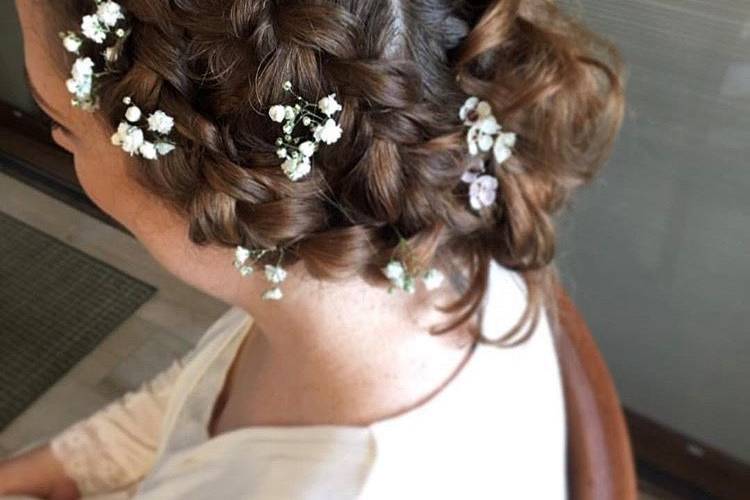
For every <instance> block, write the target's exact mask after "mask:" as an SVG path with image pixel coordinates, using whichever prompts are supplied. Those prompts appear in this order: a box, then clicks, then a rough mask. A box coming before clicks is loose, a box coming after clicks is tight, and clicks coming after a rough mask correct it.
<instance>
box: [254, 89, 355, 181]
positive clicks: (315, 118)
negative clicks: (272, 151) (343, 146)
mask: <svg viewBox="0 0 750 500" xmlns="http://www.w3.org/2000/svg"><path fill="white" fill-rule="evenodd" d="M283 88H284V90H285V91H287V92H291V93H292V94H294V92H293V91H292V83H291V82H289V81H286V82H284V85H283ZM295 96H296V97H297V103H296V104H295V105H293V106H284V105H282V104H276V105H274V106H271V108H270V109H269V111H268V116H269V117H270V118H271V120H273V121H275V122H277V123H283V126H282V131H283V133H284V135H283V136H281V137H279V138H278V139H276V146H277V149H276V155H277V156H278V157H279V158H282V159H283V160H284V162H283V163H282V164H281V169H282V170H283V171H284V173H285V174H286V175H287V177H289V179H291V180H293V181H296V180H299V179H301V178H302V177H304V176H305V175H307V174H308V173H309V172H310V167H311V165H310V161H311V158H312V155H313V154H315V152H316V151H317V150H318V147H319V145H320V143H321V142H322V143H324V144H334V143H335V142H337V141H338V140H339V139H340V138H341V133H342V130H341V127H340V126H339V124H338V123H336V120H334V119H333V115H334V114H336V113H337V112H339V111H341V109H342V108H341V104H339V103H338V101H336V94H331V95H329V96H327V97H323V98H322V99H320V100H319V101H318V103H317V105H316V104H313V103H310V102H308V101H306V100H305V99H303V98H302V97H300V96H297V95H296V94H295ZM300 123H301V124H302V125H303V126H304V127H307V128H308V129H309V131H310V132H311V133H312V137H311V138H302V137H293V136H292V134H293V133H294V129H295V128H296V127H297V125H298V124H300Z"/></svg>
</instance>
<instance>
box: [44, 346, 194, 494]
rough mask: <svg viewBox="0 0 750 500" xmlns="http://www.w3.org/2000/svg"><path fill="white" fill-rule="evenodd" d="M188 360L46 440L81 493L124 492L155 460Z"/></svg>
mask: <svg viewBox="0 0 750 500" xmlns="http://www.w3.org/2000/svg"><path fill="white" fill-rule="evenodd" d="M186 360H187V356H186V357H183V358H180V359H176V360H174V361H173V362H172V364H171V365H170V366H169V367H168V368H167V369H165V370H163V371H162V372H160V373H159V374H158V375H157V376H156V377H154V378H153V379H151V380H148V381H146V382H144V383H143V384H141V386H140V387H138V389H136V390H134V391H130V392H127V393H125V394H124V395H123V396H121V397H120V398H119V399H116V400H114V401H112V402H111V403H109V404H108V405H107V406H105V407H104V408H102V409H101V410H99V411H97V412H96V413H94V414H93V415H91V416H89V417H87V418H85V419H82V420H79V421H78V422H75V423H74V424H72V425H70V426H69V427H67V428H66V429H64V430H63V431H62V432H60V433H59V434H57V435H55V436H54V437H52V439H50V448H51V450H52V453H53V455H54V456H55V458H57V460H59V461H60V463H61V464H62V466H63V469H64V470H65V472H66V474H67V475H68V476H69V477H70V478H71V479H73V480H74V481H75V482H76V484H77V485H78V489H79V490H80V492H81V494H82V495H84V496H85V495H92V494H99V493H106V492H110V491H113V490H119V489H123V488H125V487H128V486H131V485H133V483H135V482H137V481H138V480H140V479H141V478H142V477H143V476H144V475H145V474H146V473H147V472H148V471H149V469H150V468H151V466H152V465H153V461H154V459H155V456H156V450H157V447H158V443H159V437H160V436H159V434H160V431H161V427H162V421H163V418H164V414H165V412H166V407H167V403H168V401H169V398H170V396H171V394H172V392H173V388H174V385H175V382H176V380H177V378H178V377H179V375H180V373H181V372H182V369H183V367H184V365H185V363H186V362H187V361H186Z"/></svg>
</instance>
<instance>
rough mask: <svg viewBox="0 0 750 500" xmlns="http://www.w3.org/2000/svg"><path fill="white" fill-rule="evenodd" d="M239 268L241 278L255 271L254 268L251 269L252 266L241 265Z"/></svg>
mask: <svg viewBox="0 0 750 500" xmlns="http://www.w3.org/2000/svg"><path fill="white" fill-rule="evenodd" d="M239 270H240V275H241V276H242V277H243V278H245V277H247V276H250V275H251V274H253V272H254V271H255V269H253V268H252V266H241V267H240V268H239Z"/></svg>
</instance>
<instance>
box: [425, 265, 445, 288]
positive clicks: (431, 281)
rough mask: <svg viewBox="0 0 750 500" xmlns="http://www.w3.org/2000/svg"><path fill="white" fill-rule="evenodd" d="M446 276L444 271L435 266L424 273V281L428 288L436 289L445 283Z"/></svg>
mask: <svg viewBox="0 0 750 500" xmlns="http://www.w3.org/2000/svg"><path fill="white" fill-rule="evenodd" d="M444 278H445V276H444V275H443V273H442V272H440V271H439V270H437V269H435V268H434V267H433V268H431V269H428V270H427V272H425V273H424V275H423V276H422V281H423V282H424V285H425V287H426V288H427V289H428V290H434V289H436V288H438V287H439V286H440V285H441V284H442V283H443V279H444Z"/></svg>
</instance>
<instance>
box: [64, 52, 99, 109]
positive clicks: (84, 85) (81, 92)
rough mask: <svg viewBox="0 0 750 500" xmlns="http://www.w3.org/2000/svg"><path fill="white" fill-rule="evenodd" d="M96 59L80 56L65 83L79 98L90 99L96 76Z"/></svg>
mask: <svg viewBox="0 0 750 500" xmlns="http://www.w3.org/2000/svg"><path fill="white" fill-rule="evenodd" d="M93 68H94V61H92V60H91V58H90V57H79V58H78V59H76V61H75V62H74V63H73V68H72V69H71V72H70V73H71V78H69V79H68V80H67V81H66V82H65V85H66V87H67V88H68V91H69V92H70V93H71V94H75V96H76V97H77V98H78V99H81V100H84V101H85V100H88V99H90V97H91V96H90V94H91V87H92V84H93V77H94V70H93Z"/></svg>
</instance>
